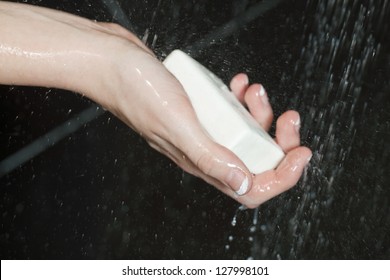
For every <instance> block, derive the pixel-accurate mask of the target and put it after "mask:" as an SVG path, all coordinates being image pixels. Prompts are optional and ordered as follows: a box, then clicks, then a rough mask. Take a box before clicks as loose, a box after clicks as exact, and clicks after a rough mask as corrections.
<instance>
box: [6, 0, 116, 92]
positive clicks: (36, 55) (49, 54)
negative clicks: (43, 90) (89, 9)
mask: <svg viewBox="0 0 390 280" xmlns="http://www.w3.org/2000/svg"><path fill="white" fill-rule="evenodd" d="M63 14H64V13H61V12H58V11H52V10H47V9H43V8H38V7H34V6H29V5H21V4H14V3H9V2H3V1H0V65H1V67H0V83H1V84H10V85H25V86H43V87H56V88H62V89H67V90H72V91H76V92H80V93H83V94H87V95H88V94H89V93H90V92H91V91H92V89H93V84H94V83H96V82H97V81H99V80H100V79H98V78H97V74H98V73H99V72H97V71H96V69H101V68H103V66H105V65H107V59H108V58H107V55H106V52H104V49H103V47H104V46H103V45H104V44H108V43H109V42H104V40H103V38H101V36H99V33H98V32H97V31H96V32H93V29H92V28H91V30H89V31H88V32H83V30H80V29H79V28H77V27H76V26H73V25H72V24H71V23H70V22H67V20H66V17H72V16H71V15H68V14H66V17H63V16H62V15H63ZM53 15H55V16H56V17H57V18H56V19H55V20H54V19H53ZM64 15H65V14H64ZM58 18H60V19H62V20H63V21H61V20H58ZM75 18H76V17H75ZM77 20H83V21H85V22H88V20H85V19H78V18H77ZM88 24H90V25H93V22H90V23H88ZM100 38H101V41H100V42H99V40H100ZM93 71H95V72H94V73H92V72H93ZM95 99H96V98H95Z"/></svg>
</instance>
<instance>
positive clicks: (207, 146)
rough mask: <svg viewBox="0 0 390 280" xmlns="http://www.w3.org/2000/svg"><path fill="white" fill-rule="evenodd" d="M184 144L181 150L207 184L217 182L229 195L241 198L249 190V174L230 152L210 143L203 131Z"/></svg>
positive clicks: (250, 177) (250, 178)
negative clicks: (224, 187) (227, 190)
mask: <svg viewBox="0 0 390 280" xmlns="http://www.w3.org/2000/svg"><path fill="white" fill-rule="evenodd" d="M187 136H188V134H187ZM192 136H194V135H192ZM194 139H196V141H195V145H194ZM184 143H185V145H184V147H182V150H183V151H184V152H185V154H186V155H187V156H188V159H189V160H191V161H192V162H193V163H194V164H195V166H196V167H197V168H198V169H199V170H200V171H201V173H202V174H201V177H203V179H205V180H206V181H208V182H210V181H214V182H215V180H217V181H219V182H220V183H222V184H223V185H224V186H226V187H228V188H229V189H230V191H229V193H230V195H234V194H235V195H238V196H242V195H244V194H246V193H247V192H248V191H249V190H250V188H251V186H252V176H251V173H250V171H249V170H248V168H247V167H246V166H245V164H244V163H243V162H242V161H241V160H240V159H239V158H238V157H237V156H236V155H235V154H234V153H233V152H232V151H230V150H229V149H227V148H226V147H223V146H221V145H219V144H217V143H215V142H214V141H212V140H211V139H210V138H209V137H208V135H206V133H204V132H203V131H202V132H200V133H198V134H197V137H196V138H194V137H192V141H190V140H187V141H184ZM210 177H211V178H210ZM210 179H211V180H210ZM213 179H214V180H213ZM232 192H233V194H232Z"/></svg>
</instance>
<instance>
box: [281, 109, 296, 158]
mask: <svg viewBox="0 0 390 280" xmlns="http://www.w3.org/2000/svg"><path fill="white" fill-rule="evenodd" d="M300 126H301V121H300V117H299V114H298V112H296V111H287V112H285V113H284V114H282V115H281V116H280V117H279V118H278V120H277V122H276V142H277V143H278V144H279V146H280V147H281V148H282V149H283V151H284V152H285V153H287V152H289V151H291V150H292V149H294V148H296V147H298V146H299V145H300V135H299V129H300Z"/></svg>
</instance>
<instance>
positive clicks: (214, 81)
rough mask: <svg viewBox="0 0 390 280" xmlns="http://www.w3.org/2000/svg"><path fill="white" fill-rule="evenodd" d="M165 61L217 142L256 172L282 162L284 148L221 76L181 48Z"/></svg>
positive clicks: (200, 119)
mask: <svg viewBox="0 0 390 280" xmlns="http://www.w3.org/2000/svg"><path fill="white" fill-rule="evenodd" d="M163 63H164V65H165V67H166V68H167V69H168V70H169V71H170V72H171V73H172V74H173V75H174V76H175V77H176V79H177V80H179V82H180V83H181V84H182V86H183V88H184V90H185V91H186V93H187V95H188V97H189V99H190V101H191V103H192V106H193V107H194V109H195V112H196V114H197V117H198V119H199V121H200V123H201V124H202V126H203V127H204V128H205V129H206V131H207V132H208V133H209V135H210V137H211V138H212V139H213V140H214V141H215V142H217V143H219V144H220V145H223V146H225V147H226V148H228V149H229V150H231V151H232V152H233V153H234V154H236V155H237V156H238V157H239V158H240V159H241V160H242V161H243V162H244V163H245V165H246V166H247V167H248V169H249V171H251V172H252V173H254V174H259V173H262V172H264V171H267V170H271V169H274V168H275V167H276V166H277V165H278V164H279V163H280V161H281V160H282V159H283V158H284V153H283V151H282V149H281V148H280V147H279V146H278V145H277V144H276V143H275V141H274V140H273V139H272V138H271V137H270V136H269V134H268V133H267V132H266V131H264V130H263V128H262V127H261V126H260V125H259V124H258V123H257V122H256V121H255V120H254V119H253V117H252V116H251V115H250V114H249V112H248V111H247V110H246V109H245V107H244V106H243V105H242V104H241V103H240V102H239V101H238V100H237V98H236V97H235V96H234V94H233V93H232V92H231V91H230V90H229V89H228V87H227V86H226V85H225V84H224V83H223V82H222V81H221V80H220V79H219V78H218V77H216V76H215V75H214V74H213V73H211V72H210V71H209V70H208V69H206V68H205V67H204V66H203V65H201V64H200V63H198V62H197V61H196V60H194V59H192V58H191V57H190V56H188V55H187V54H185V53H184V52H182V51H180V50H174V51H173V52H172V53H171V54H169V55H168V57H167V58H166V59H165V60H164V62H163Z"/></svg>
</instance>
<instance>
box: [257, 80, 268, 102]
mask: <svg viewBox="0 0 390 280" xmlns="http://www.w3.org/2000/svg"><path fill="white" fill-rule="evenodd" d="M259 95H260V98H261V101H263V103H264V104H266V105H267V104H268V96H267V93H266V91H265V89H264V87H263V86H262V85H260V91H259Z"/></svg>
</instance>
